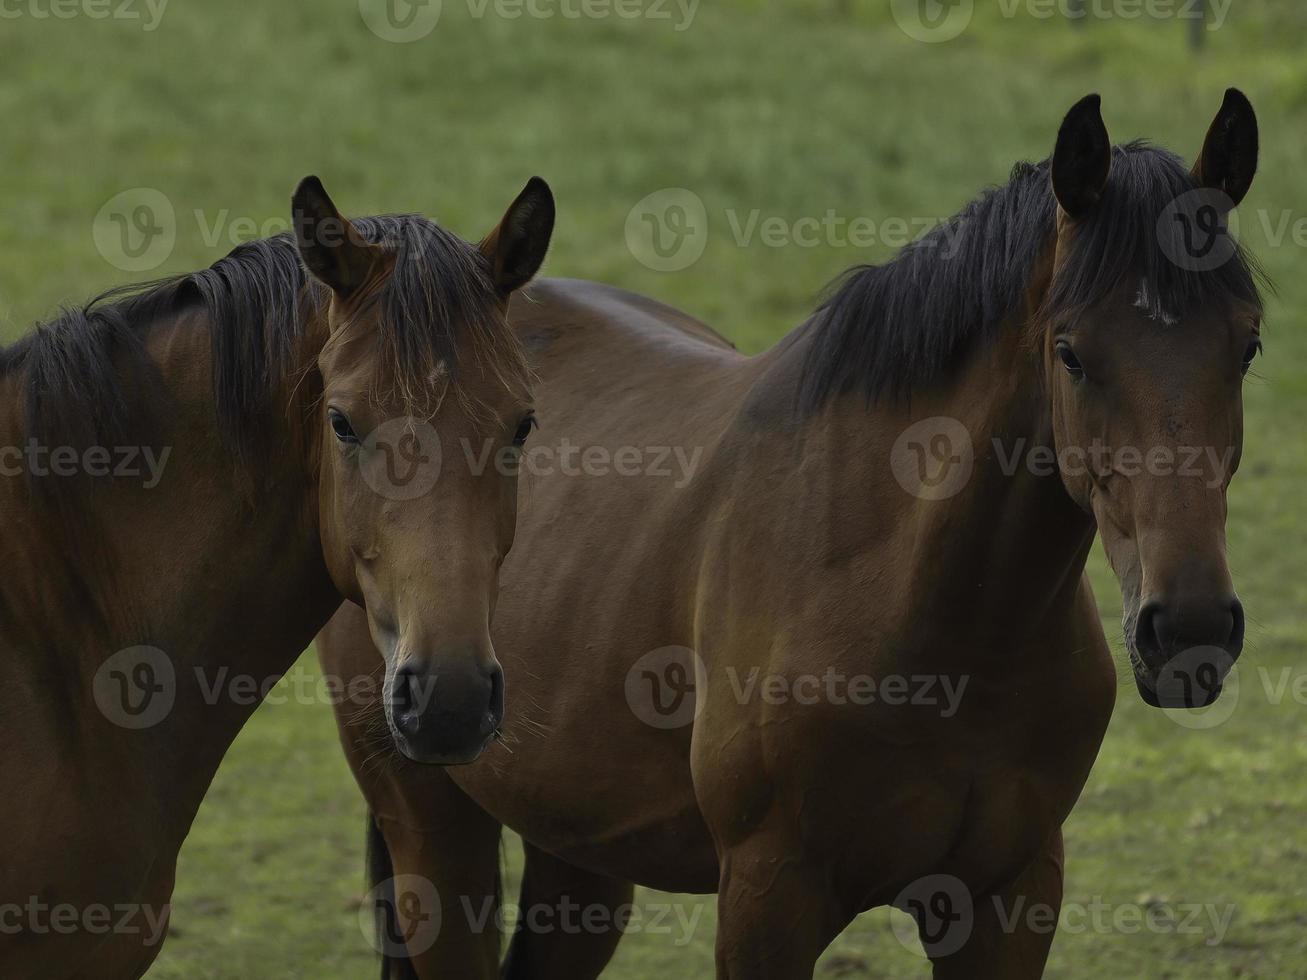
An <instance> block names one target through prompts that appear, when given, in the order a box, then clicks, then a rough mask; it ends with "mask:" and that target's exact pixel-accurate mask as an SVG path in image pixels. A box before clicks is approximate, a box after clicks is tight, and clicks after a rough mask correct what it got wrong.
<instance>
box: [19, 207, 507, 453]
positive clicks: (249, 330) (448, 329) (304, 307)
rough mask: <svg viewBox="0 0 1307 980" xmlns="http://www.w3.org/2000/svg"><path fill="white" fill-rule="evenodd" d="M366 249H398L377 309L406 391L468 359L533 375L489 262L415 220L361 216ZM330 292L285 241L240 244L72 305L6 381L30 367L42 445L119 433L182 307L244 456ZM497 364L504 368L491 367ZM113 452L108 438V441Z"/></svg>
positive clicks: (34, 431) (29, 410)
mask: <svg viewBox="0 0 1307 980" xmlns="http://www.w3.org/2000/svg"><path fill="white" fill-rule="evenodd" d="M353 223H354V225H355V226H356V227H357V228H358V229H359V231H360V232H361V233H362V234H363V236H364V237H365V238H366V239H367V240H368V241H370V242H374V243H377V244H381V245H383V246H385V247H386V248H388V249H390V250H393V251H394V252H395V253H396V258H395V263H394V271H393V273H392V274H391V275H390V276H389V277H388V279H387V282H386V284H385V285H384V287H382V288H381V289H380V290H379V291H378V293H377V294H376V296H375V297H373V300H372V301H373V302H375V303H376V304H378V307H377V312H379V316H378V317H377V321H378V322H377V332H378V341H379V344H380V350H381V352H382V357H383V361H382V363H383V364H384V365H385V366H386V367H388V368H390V369H393V371H394V372H395V376H394V383H395V385H396V386H397V387H398V388H399V389H400V390H401V391H404V392H417V391H421V390H424V389H426V388H427V387H429V384H430V379H431V377H432V376H433V372H435V371H437V370H438V369H439V368H440V367H441V366H442V365H443V366H444V367H447V368H448V369H449V372H451V376H452V375H456V371H457V365H458V363H459V361H460V359H461V358H460V352H462V354H463V356H464V357H471V358H475V357H477V356H483V357H485V358H486V359H487V360H488V361H489V363H491V364H497V363H499V360H502V359H503V358H504V357H505V356H507V357H508V358H510V359H512V363H511V366H510V367H509V369H508V372H507V373H510V374H517V373H518V372H520V376H521V377H523V378H524V377H525V371H526V368H525V362H524V361H523V359H522V354H521V351H520V348H519V347H518V345H517V342H516V340H515V339H514V337H513V335H512V333H511V331H510V330H509V329H508V326H507V323H506V322H505V320H504V317H503V314H502V311H501V309H500V308H499V306H498V305H497V303H496V299H495V291H494V288H493V286H492V284H491V280H490V271H489V268H488V264H487V262H486V260H485V258H484V257H483V256H482V254H481V253H480V251H479V250H478V249H476V248H475V247H474V246H472V245H470V244H468V243H467V242H465V241H463V240H462V239H460V238H458V237H457V236H455V235H453V234H451V233H449V232H447V231H445V230H444V229H442V228H440V227H439V226H438V225H436V224H434V223H432V222H430V221H428V220H426V219H425V218H422V217H420V216H417V215H384V216H380V217H373V218H360V219H355V220H354V222H353ZM327 294H328V291H327V289H326V287H325V286H322V285H321V284H319V283H318V282H317V281H316V280H313V279H312V278H311V277H309V276H308V275H307V274H306V273H305V271H304V268H303V266H302V264H301V262H300V258H299V253H298V251H297V249H296V247H295V242H294V239H293V238H292V236H290V235H289V234H282V235H277V236H275V237H272V238H265V239H260V240H257V241H251V242H247V243H245V244H242V245H239V246H237V247H236V248H235V249H233V250H232V252H231V253H229V254H228V255H227V256H225V257H224V258H222V259H220V260H218V261H217V262H215V263H214V264H213V265H212V266H210V267H209V268H207V269H203V270H201V271H199V272H192V273H187V274H184V275H180V276H176V277H173V278H168V279H161V280H156V281H154V282H149V283H144V284H140V285H134V286H125V287H120V288H117V289H113V290H110V291H109V292H106V293H103V294H101V295H100V296H98V297H96V298H95V299H93V300H91V302H89V303H87V304H86V305H85V306H83V307H81V308H74V309H67V310H64V311H63V312H62V313H61V314H60V315H59V316H57V317H56V318H54V319H53V320H50V321H48V322H46V323H43V324H40V325H38V326H37V327H36V328H35V329H34V330H33V331H32V332H31V333H29V334H28V335H26V336H25V337H23V338H22V339H21V340H19V341H17V342H16V343H14V344H12V345H10V346H9V347H7V348H4V349H2V350H0V373H9V372H12V371H18V370H21V371H24V372H25V373H24V385H25V403H26V422H27V429H28V431H29V434H31V435H33V436H36V437H38V438H49V439H71V440H75V441H78V442H82V443H91V442H104V441H106V440H113V439H117V438H120V437H121V436H122V433H123V431H124V426H125V425H126V422H127V420H128V418H129V417H130V411H131V406H130V405H129V398H128V396H127V394H126V392H125V391H124V385H123V383H122V382H123V376H124V375H126V376H129V377H135V376H138V375H140V374H141V373H142V372H144V371H145V370H146V368H147V365H146V358H145V356H144V342H145V334H146V330H147V329H148V328H149V326H150V325H151V324H154V323H156V322H158V321H159V320H160V318H163V317H166V316H171V315H176V314H180V313H183V312H185V311H186V310H188V309H198V310H200V311H202V312H203V313H204V314H205V315H206V317H207V319H208V321H209V325H210V326H209V330H210V335H211V339H210V344H211V351H212V379H213V390H214V396H215V400H216V409H217V415H218V423H219V428H220V430H221V433H222V436H223V439H224V440H225V441H226V443H227V444H228V445H229V446H230V447H231V449H232V450H233V452H235V453H236V454H237V455H244V454H245V453H246V452H247V451H248V450H249V449H250V447H251V444H252V443H253V442H254V441H255V440H256V439H257V438H258V436H259V433H260V431H261V429H262V427H263V425H264V423H265V422H266V420H267V418H268V413H269V411H270V410H271V409H272V408H273V406H272V404H271V402H272V399H273V396H274V395H275V393H276V392H278V391H279V390H282V389H283V387H284V386H285V385H286V384H287V382H288V381H290V380H291V379H290V378H289V373H290V372H291V370H292V369H293V367H294V363H293V362H294V358H295V352H296V344H297V341H298V340H299V338H300V337H301V336H302V334H303V331H304V328H305V326H306V324H307V323H308V322H309V320H310V318H311V317H312V316H313V315H314V314H316V313H318V312H320V311H321V310H322V309H323V308H324V304H325V301H326V299H327ZM494 358H498V359H499V360H495V359H494ZM110 444H112V443H110Z"/></svg>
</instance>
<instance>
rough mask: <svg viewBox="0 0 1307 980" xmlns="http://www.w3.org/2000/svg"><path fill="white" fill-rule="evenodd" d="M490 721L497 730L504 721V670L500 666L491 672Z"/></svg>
mask: <svg viewBox="0 0 1307 980" xmlns="http://www.w3.org/2000/svg"><path fill="white" fill-rule="evenodd" d="M490 719H491V722H492V723H493V725H494V727H495V728H498V727H499V725H500V723H501V722H502V721H503V720H504V670H503V668H502V667H500V666H499V664H495V665H494V667H492V668H491V670H490Z"/></svg>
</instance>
